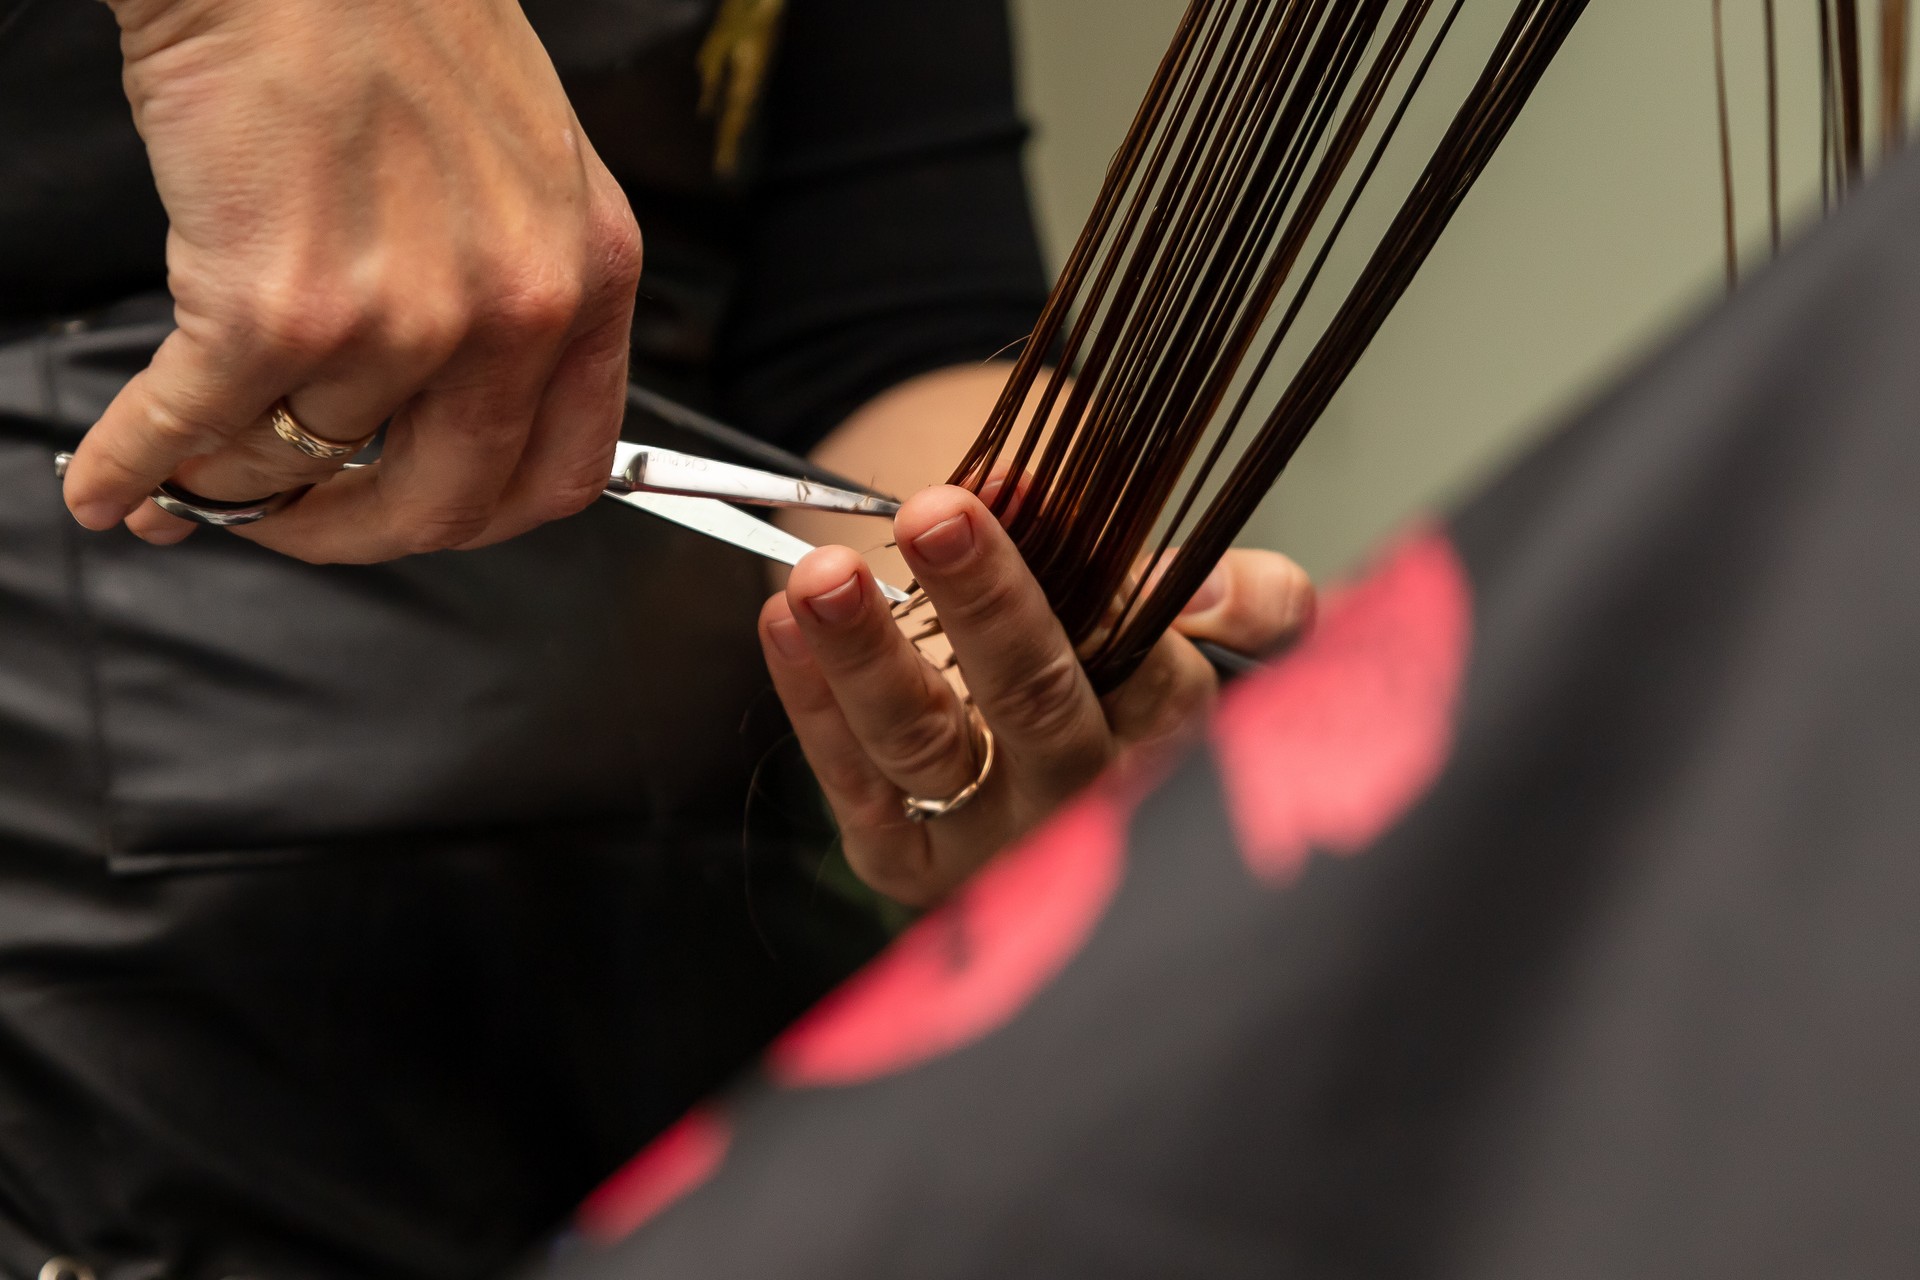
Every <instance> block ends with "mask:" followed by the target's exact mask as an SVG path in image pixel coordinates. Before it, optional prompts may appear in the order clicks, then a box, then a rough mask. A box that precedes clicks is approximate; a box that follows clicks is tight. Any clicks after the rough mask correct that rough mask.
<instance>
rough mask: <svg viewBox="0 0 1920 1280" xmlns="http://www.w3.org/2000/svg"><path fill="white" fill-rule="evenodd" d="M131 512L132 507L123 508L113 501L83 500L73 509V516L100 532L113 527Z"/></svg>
mask: <svg viewBox="0 0 1920 1280" xmlns="http://www.w3.org/2000/svg"><path fill="white" fill-rule="evenodd" d="M131 512H132V508H131V507H128V508H125V509H123V508H121V507H119V506H118V505H116V504H114V503H111V502H83V503H81V504H80V505H79V506H77V507H75V508H74V509H73V518H74V519H75V520H78V521H79V522H80V523H81V524H82V525H84V526H85V527H87V528H89V529H92V530H94V531H95V532H100V531H102V530H105V529H111V528H113V526H115V525H117V524H119V523H120V522H121V521H122V520H125V519H126V518H127V516H128V515H129V514H131Z"/></svg>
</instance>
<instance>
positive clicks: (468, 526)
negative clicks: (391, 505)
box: [396, 507, 492, 556]
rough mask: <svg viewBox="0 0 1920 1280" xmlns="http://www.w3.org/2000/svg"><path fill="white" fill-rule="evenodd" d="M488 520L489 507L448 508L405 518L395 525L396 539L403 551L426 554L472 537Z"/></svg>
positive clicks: (483, 530)
mask: <svg viewBox="0 0 1920 1280" xmlns="http://www.w3.org/2000/svg"><path fill="white" fill-rule="evenodd" d="M491 523H492V512H491V511H490V510H482V509H480V508H477V507H459V508H448V509H444V510H439V511H434V512H431V513H426V514H422V515H419V516H416V517H413V518H411V519H408V520H406V521H405V522H404V523H402V524H401V525H400V527H399V530H398V536H397V538H396V542H397V543H398V545H399V546H400V548H401V552H402V554H404V555H410V556H419V555H430V554H431V553H433V552H435V551H448V550H451V549H452V548H454V547H459V546H464V545H465V544H467V543H469V542H473V541H475V540H476V539H478V538H479V537H481V535H483V534H485V533H486V531H487V528H488V526H489V525H490V524H491Z"/></svg>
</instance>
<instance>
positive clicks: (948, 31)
mask: <svg viewBox="0 0 1920 1280" xmlns="http://www.w3.org/2000/svg"><path fill="white" fill-rule="evenodd" d="M761 110H762V117H761V118H762V120H763V121H764V125H763V133H762V136H761V149H760V153H759V165H758V169H757V172H756V174H755V177H754V187H753V189H752V191H751V192H750V194H749V197H748V200H747V209H746V215H745V224H744V227H743V239H742V241H741V259H740V265H741V268H742V273H741V279H742V282H743V283H742V285H741V288H740V291H739V292H738V294H737V295H736V298H735V302H734V305H733V308H732V311H731V314H730V315H729V316H728V318H727V321H726V323H725V325H724V327H723V329H722V332H721V335H720V341H719V349H718V351H717V353H716V356H717V358H716V364H715V374H716V388H717V392H718V399H719V404H720V407H721V409H722V411H723V412H724V413H725V414H727V415H728V416H729V417H731V418H732V419H733V420H734V421H736V422H738V423H740V424H741V425H742V426H744V427H746V428H748V429H750V430H752V431H753V432H754V433H755V434H758V435H761V436H763V437H765V438H767V439H769V440H773V441H775V442H777V443H779V444H782V445H785V446H786V447H788V448H790V449H794V450H796V451H800V452H804V451H806V450H807V449H809V448H811V447H812V446H813V445H814V444H816V443H817V442H818V441H819V440H820V438H821V437H823V436H824V435H825V434H826V433H827V432H828V431H829V430H831V429H832V428H833V427H834V426H835V425H837V424H838V423H839V422H840V421H841V420H842V419H843V418H845V417H846V416H847V415H848V414H850V413H852V412H853V411H854V410H855V409H857V408H858V407H859V406H860V405H861V404H863V403H865V402H866V401H867V400H869V399H871V398H872V397H873V396H875V395H877V394H879V393H880V392H882V391H885V390H886V389H887V388H889V387H891V386H894V385H896V384H898V383H900V382H902V381H904V380H906V379H908V378H911V377H913V376H915V375H917V374H920V373H925V372H928V371H931V370H933V369H938V368H942V367H945V366H948V365H952V364H960V363H968V362H975V361H982V360H986V359H989V358H991V357H992V356H994V355H995V354H996V353H998V352H1001V351H1003V350H1005V349H1006V348H1008V347H1009V346H1015V345H1017V344H1018V343H1019V342H1020V340H1021V339H1023V338H1025V337H1026V336H1027V335H1028V333H1030V332H1031V330H1032V326H1033V322H1034V318H1035V317H1036V316H1037V315H1038V313H1039V310H1040V307H1041V305H1042V304H1043V303H1044V301H1045V299H1046V290H1047V277H1046V272H1045V269H1044V267H1043V266H1042V263H1041V257H1040V250H1039V245H1038V243H1037V240H1036V236H1035V232H1034V227H1033V218H1032V212H1031V209H1030V207H1029V204H1028V199H1027V191H1026V184H1025V179H1024V174H1023V171H1022V168H1021V152H1022V148H1023V146H1024V143H1025V141H1026V137H1027V129H1026V125H1025V123H1024V121H1023V120H1022V118H1021V116H1020V113H1019V110H1018V108H1017V106H1016V105H1015V100H1014V80H1013V50H1012V36H1011V32H1010V30H1009V22H1008V16H1007V12H1006V8H1005V4H1004V0H911V2H910V3H901V0H791V3H790V5H789V11H788V14H787V17H786V27H785V30H784V32H783V35H782V43H781V50H780V54H779V58H778V64H777V66H776V67H775V69H774V71H773V74H772V78H771V80H770V83H769V84H768V87H767V96H766V99H765V101H764V102H763V104H762V108H761Z"/></svg>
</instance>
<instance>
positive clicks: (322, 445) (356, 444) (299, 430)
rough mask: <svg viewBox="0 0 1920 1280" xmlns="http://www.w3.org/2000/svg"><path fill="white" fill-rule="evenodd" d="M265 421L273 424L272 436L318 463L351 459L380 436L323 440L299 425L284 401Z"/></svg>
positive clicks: (281, 401) (275, 406) (276, 405)
mask: <svg viewBox="0 0 1920 1280" xmlns="http://www.w3.org/2000/svg"><path fill="white" fill-rule="evenodd" d="M267 421H268V422H270V423H272V424H273V434H275V435H277V436H279V437H280V438H281V439H282V440H285V441H286V442H287V443H288V444H290V445H292V446H293V447H294V448H296V449H298V450H299V451H300V452H302V453H304V454H306V455H307V456H308V457H309V458H313V459H316V460H317V461H320V462H341V461H344V460H345V459H347V458H351V457H352V456H353V455H354V454H356V453H359V452H360V451H361V450H362V449H364V448H366V447H367V446H368V445H370V444H372V443H373V437H374V436H376V435H379V434H380V433H379V432H377V431H375V432H372V433H370V434H368V435H365V436H362V437H361V438H360V439H358V440H323V439H321V438H320V437H319V436H316V435H314V434H313V433H312V432H311V431H308V430H307V429H306V428H305V427H303V426H301V425H300V420H299V419H298V418H296V417H294V416H293V411H292V410H291V409H289V408H287V402H286V401H285V400H280V401H277V402H276V403H275V404H274V406H273V408H271V409H269V410H268V411H267Z"/></svg>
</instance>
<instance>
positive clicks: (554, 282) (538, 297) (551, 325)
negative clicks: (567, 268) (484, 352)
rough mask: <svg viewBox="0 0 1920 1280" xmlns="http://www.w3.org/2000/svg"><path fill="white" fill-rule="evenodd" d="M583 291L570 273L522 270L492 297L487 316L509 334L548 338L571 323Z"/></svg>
mask: <svg viewBox="0 0 1920 1280" xmlns="http://www.w3.org/2000/svg"><path fill="white" fill-rule="evenodd" d="M582 297H583V290H582V289H581V287H580V282H579V281H578V280H577V279H576V278H574V277H573V276H572V275H571V274H570V273H562V272H555V271H548V272H522V273H521V274H520V276H519V277H518V278H517V279H514V280H512V281H511V282H510V283H509V284H508V285H507V287H505V288H503V289H502V290H501V291H500V293H499V295H498V296H497V297H496V299H495V300H494V303H493V305H492V309H491V316H490V319H491V321H492V323H493V325H494V326H495V327H496V328H498V329H499V330H501V331H502V332H503V333H505V334H508V335H509V336H517V337H536V338H538V337H551V336H553V335H556V334H560V333H564V332H566V331H567V330H568V329H570V328H571V327H572V326H573V322H574V318H575V317H576V316H577V315H579V313H580V305H581V299H582Z"/></svg>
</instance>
